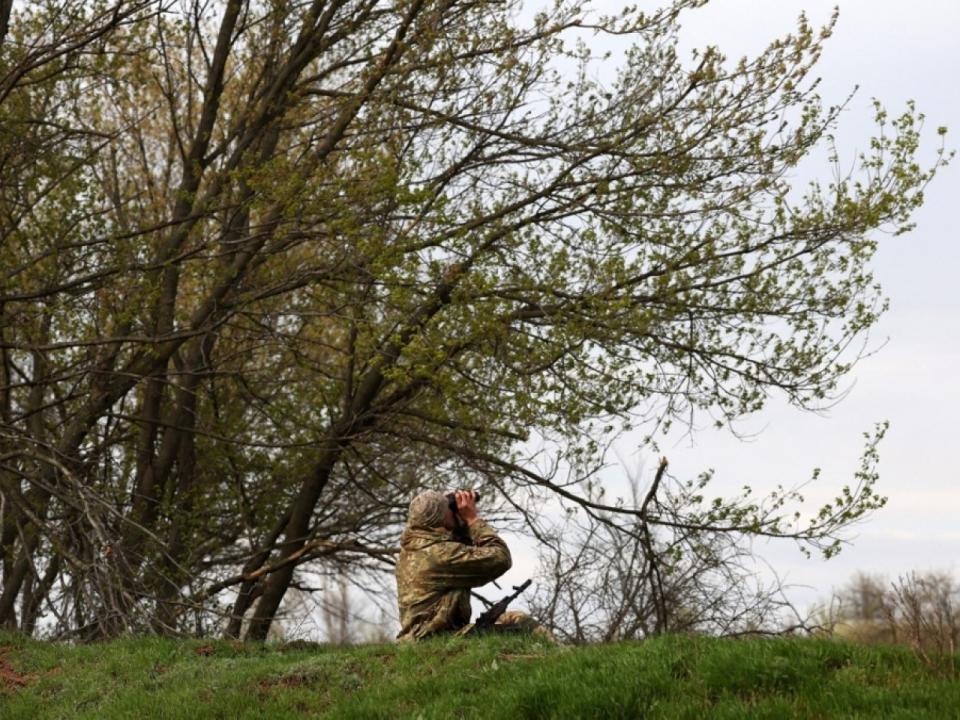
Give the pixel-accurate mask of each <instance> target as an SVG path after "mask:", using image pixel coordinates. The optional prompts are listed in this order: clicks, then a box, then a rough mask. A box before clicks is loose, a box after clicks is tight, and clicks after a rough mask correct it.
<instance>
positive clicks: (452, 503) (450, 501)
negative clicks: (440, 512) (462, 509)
mask: <svg viewBox="0 0 960 720" xmlns="http://www.w3.org/2000/svg"><path fill="white" fill-rule="evenodd" d="M468 492H472V493H473V501H474V502H480V493H478V492H477V491H476V490H469V491H468ZM446 497H447V506H448V507H449V508H450V511H451V512H452V513H453V514H454V515H456V514H457V495H456V493H452V492H448V493H447V496H446Z"/></svg>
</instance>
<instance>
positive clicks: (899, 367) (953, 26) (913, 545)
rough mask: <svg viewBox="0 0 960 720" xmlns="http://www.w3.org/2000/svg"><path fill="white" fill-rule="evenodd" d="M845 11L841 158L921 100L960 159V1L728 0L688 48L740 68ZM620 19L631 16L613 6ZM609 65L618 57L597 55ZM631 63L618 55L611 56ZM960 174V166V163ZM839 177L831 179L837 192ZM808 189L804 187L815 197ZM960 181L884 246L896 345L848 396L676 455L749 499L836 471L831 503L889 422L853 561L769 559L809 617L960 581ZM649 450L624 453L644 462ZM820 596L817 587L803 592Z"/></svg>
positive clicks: (838, 83)
mask: <svg viewBox="0 0 960 720" xmlns="http://www.w3.org/2000/svg"><path fill="white" fill-rule="evenodd" d="M837 4H839V7H840V19H839V22H838V25H837V28H836V31H835V33H834V35H833V37H832V38H830V40H829V41H828V42H827V45H826V50H825V52H824V54H823V58H822V60H821V63H820V64H819V71H818V73H817V74H818V75H820V76H821V77H822V78H823V83H822V85H821V94H822V96H823V98H824V101H825V103H826V104H835V103H839V102H841V101H842V100H843V99H844V98H845V97H846V96H847V95H848V94H849V92H850V91H851V90H852V89H853V88H854V86H857V85H859V88H860V89H859V91H858V93H857V95H856V96H855V97H854V99H853V101H852V103H851V105H850V107H849V110H848V111H847V112H846V113H845V114H844V116H843V118H842V120H841V126H840V128H839V129H838V132H837V133H836V135H837V138H838V147H839V149H840V152H841V158H847V159H848V160H849V159H851V158H852V157H853V156H854V153H855V152H856V151H858V150H862V149H865V148H866V143H867V140H868V139H869V137H870V135H871V133H872V132H873V129H874V128H873V125H872V111H871V98H873V97H876V98H878V99H880V100H881V101H882V102H883V104H884V105H885V106H886V107H887V109H888V110H889V111H890V113H891V115H895V114H898V113H899V111H901V110H902V109H903V108H904V106H905V103H906V102H907V101H908V100H911V99H912V100H915V101H916V103H917V107H918V108H919V110H920V111H922V112H924V113H925V114H926V116H927V125H926V132H925V140H926V143H925V145H924V146H923V148H922V149H923V150H924V151H925V153H924V154H923V156H922V157H923V158H925V159H928V160H929V159H931V158H932V157H933V151H934V149H935V148H936V146H937V144H938V142H937V138H936V134H935V130H936V128H937V126H939V125H946V126H948V127H949V128H950V130H951V132H950V133H949V134H948V136H947V138H948V146H950V147H954V148H958V147H960V91H958V87H960V41H958V39H960V2H958V1H957V0H913V2H909V3H907V2H903V0H839V3H838V2H836V1H835V0H775V1H774V0H713V2H711V3H710V4H709V5H708V6H707V7H706V8H703V9H701V10H696V11H693V12H690V13H688V14H687V15H686V17H685V20H683V22H682V25H683V32H682V34H681V44H682V45H683V46H684V47H687V48H692V47H694V46H699V47H702V46H704V45H706V44H714V45H717V46H719V48H720V49H721V51H723V52H724V53H725V54H726V55H727V56H728V57H730V58H732V59H736V58H738V57H740V56H741V55H744V54H747V55H752V54H755V53H757V52H758V51H760V50H761V49H762V48H763V47H765V46H766V44H767V43H768V42H769V41H770V40H772V39H773V38H774V37H776V36H778V35H783V34H785V33H787V32H790V31H791V30H792V29H793V28H794V27H795V21H796V18H797V16H798V15H799V14H800V12H802V11H805V12H806V13H807V16H808V17H809V19H810V20H811V21H812V22H814V23H816V24H818V25H819V24H823V23H825V22H826V21H827V20H829V17H830V15H831V12H832V10H833V7H834V6H835V5H837ZM596 5H597V7H601V8H604V9H605V10H607V11H610V10H615V9H616V8H617V7H622V2H612V1H611V2H598V3H597V4H596ZM594 48H595V49H597V50H601V51H602V50H603V49H604V47H603V46H599V45H596V44H594ZM611 48H612V49H614V50H616V48H615V46H611ZM958 162H960V161H958ZM825 172H826V168H824V174H821V177H825ZM808 179H810V178H809V177H805V176H799V177H798V178H797V180H798V182H800V183H801V184H804V183H806V181H807V180H808ZM958 204H960V166H958V165H957V164H955V165H953V166H950V167H948V168H946V169H945V170H943V171H942V172H941V174H940V175H939V176H938V177H937V178H936V179H935V180H934V182H933V183H932V185H931V186H930V188H929V190H928V192H927V193H926V202H925V205H924V207H923V208H922V209H921V210H920V211H919V212H918V213H917V214H916V216H915V220H916V223H917V228H916V230H915V231H913V232H912V233H911V234H909V235H906V236H901V237H886V236H881V237H880V240H881V242H880V248H879V251H878V253H877V257H876V259H875V263H874V268H875V270H876V276H877V279H878V280H879V281H880V282H881V283H882V285H883V288H884V291H885V292H886V294H887V296H888V297H889V298H890V303H891V309H890V311H889V312H888V313H887V314H886V315H885V316H884V317H883V318H882V320H881V322H880V323H879V325H878V327H877V328H876V331H875V333H874V334H873V338H874V345H875V346H879V345H881V344H882V343H883V341H887V342H886V345H885V346H884V347H882V349H881V350H880V351H879V352H878V353H877V354H875V355H874V356H872V357H869V358H866V359H864V360H863V361H862V362H861V363H860V364H859V365H858V366H857V367H856V368H855V369H854V371H853V373H852V375H851V376H850V385H852V389H851V391H850V394H849V396H848V397H847V398H846V399H845V400H844V401H843V402H842V403H840V404H839V405H838V406H837V407H836V408H834V409H832V410H831V411H830V412H828V413H826V414H824V415H821V416H815V415H811V414H804V413H801V412H799V411H797V410H794V409H792V408H789V407H786V406H784V405H780V404H776V403H774V404H771V405H770V407H769V408H768V409H767V410H766V411H765V412H763V413H761V414H760V415H758V416H756V417H754V418H751V419H749V420H748V421H747V422H746V423H745V424H744V425H743V428H744V429H745V430H747V431H748V432H757V433H759V435H758V436H757V437H756V438H755V439H754V440H752V441H751V442H742V441H739V440H737V439H736V438H734V437H732V436H730V435H729V434H725V433H717V432H712V431H704V432H701V433H699V434H697V436H696V437H695V438H694V441H693V442H692V443H691V440H690V438H689V437H688V438H684V439H682V440H678V441H677V442H676V443H673V442H671V443H667V444H664V445H663V446H662V450H663V451H664V454H666V455H667V456H668V457H669V459H670V467H671V470H672V471H673V473H674V474H675V475H677V476H678V477H681V478H685V477H692V476H694V475H696V474H697V473H699V472H700V471H702V470H704V469H706V468H714V469H715V470H716V475H717V483H718V485H717V486H718V487H725V488H739V487H740V486H742V485H744V484H746V485H750V486H752V487H754V488H755V489H757V490H771V489H773V488H774V486H776V485H777V484H778V483H783V484H784V485H788V486H789V485H791V484H793V483H795V482H799V481H802V480H804V479H806V478H807V477H809V475H810V472H811V470H812V469H813V468H814V467H819V468H822V476H821V480H820V481H819V483H818V486H819V488H821V490H820V491H819V492H818V491H816V490H814V491H812V492H809V493H807V495H808V497H809V498H810V499H811V501H814V500H817V499H818V498H820V497H831V496H833V495H834V494H835V492H836V490H837V489H838V488H839V487H841V486H842V485H844V484H846V483H848V482H850V481H851V480H852V475H853V472H854V470H855V469H856V468H857V466H858V461H859V457H860V452H861V450H862V447H863V437H862V434H863V433H864V432H866V431H869V430H871V429H872V428H873V426H874V425H875V423H877V422H879V421H883V420H888V421H889V422H890V430H889V432H888V434H887V437H886V439H885V440H884V441H883V443H882V444H881V446H880V457H881V462H880V475H881V479H880V484H879V491H880V492H881V493H882V494H885V495H887V496H888V497H889V503H888V505H887V507H886V508H884V509H883V510H881V511H879V512H878V513H877V514H876V515H874V516H873V517H872V518H871V519H870V520H869V521H867V522H865V523H864V524H862V525H860V526H859V527H858V528H857V530H856V532H855V533H854V535H852V537H851V539H852V540H853V543H852V544H851V545H850V546H848V547H846V548H845V549H844V550H843V551H842V552H841V553H840V555H839V556H838V557H836V558H834V559H832V560H830V561H828V562H824V561H822V560H819V559H812V560H807V559H805V558H804V557H803V556H802V555H801V554H800V553H799V552H798V551H797V550H796V548H795V547H793V546H786V545H784V546H782V547H775V546H768V547H762V546H759V545H758V546H757V550H758V551H760V552H761V553H762V554H763V555H764V556H765V557H766V558H767V559H768V560H769V561H770V562H771V563H772V565H773V566H775V567H776V568H777V569H778V571H779V572H780V574H781V575H782V576H784V577H785V579H786V581H787V582H788V583H793V584H796V585H797V586H800V587H798V588H796V589H794V590H793V591H792V592H791V596H792V598H793V599H794V600H795V601H796V602H797V604H798V605H801V606H806V605H808V604H810V603H812V602H813V601H815V600H816V599H818V598H822V597H826V596H827V595H828V594H829V592H830V590H831V588H832V587H835V586H840V585H842V584H844V583H845V582H846V581H847V580H848V579H849V578H850V576H851V575H852V574H853V573H854V572H855V571H857V570H864V571H868V572H876V573H881V574H884V575H886V576H887V577H890V578H895V577H896V576H897V575H898V574H901V573H905V572H908V571H910V570H923V569H946V570H952V571H954V572H955V574H957V575H960V522H958V520H957V515H958V512H960V471H958V469H957V463H958V460H957V458H958V455H960V420H958V413H960V292H958V287H960V283H958V281H957V275H958V273H960V249H958V243H957V237H956V230H955V227H956V217H957V206H958ZM638 440H639V438H630V437H626V438H624V439H623V441H622V442H620V443H619V445H618V447H619V449H620V452H621V454H623V455H624V456H626V457H632V458H633V461H645V463H646V467H647V471H648V472H651V471H652V469H653V466H654V465H655V458H650V457H646V458H642V457H639V456H637V455H636V452H635V447H636V445H637V442H638ZM509 540H510V543H511V547H512V548H513V549H514V556H515V565H514V569H513V570H511V571H510V573H509V574H508V575H507V576H506V578H505V582H501V585H503V586H504V587H506V583H511V582H512V583H519V582H521V581H522V580H523V579H525V578H526V577H528V576H529V575H530V574H531V573H532V572H533V570H534V569H535V559H534V557H533V551H532V549H531V548H530V547H529V546H528V545H526V544H525V543H523V542H522V541H521V540H520V539H518V538H513V537H511V538H510V539H509ZM803 586H805V587H803Z"/></svg>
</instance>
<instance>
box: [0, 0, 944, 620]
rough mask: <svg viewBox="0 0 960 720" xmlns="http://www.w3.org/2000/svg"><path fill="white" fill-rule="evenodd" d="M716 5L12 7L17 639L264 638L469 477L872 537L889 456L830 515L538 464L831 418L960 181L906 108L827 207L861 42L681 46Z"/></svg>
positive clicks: (7, 374)
mask: <svg viewBox="0 0 960 720" xmlns="http://www.w3.org/2000/svg"><path fill="white" fill-rule="evenodd" d="M704 4H705V2H704V0H675V1H674V2H672V3H669V4H667V5H666V6H665V7H663V8H661V9H659V10H653V11H640V10H638V9H637V8H627V9H625V11H624V12H623V14H622V15H619V16H616V17H602V16H598V15H597V14H596V13H595V12H592V11H591V9H590V7H589V4H588V3H586V2H580V1H579V0H557V2H553V3H550V4H544V8H543V9H542V10H540V11H539V12H536V13H531V12H529V8H528V7H524V8H522V9H523V10H524V12H521V4H520V3H519V2H516V1H513V0H511V1H509V2H503V1H501V0H390V1H388V2H383V0H309V1H308V0H183V2H171V1H169V0H97V1H96V2H87V1H85V0H40V1H38V2H34V3H30V4H29V5H28V6H26V7H23V8H20V7H18V8H16V9H12V3H9V2H4V3H2V7H0V10H2V13H0V15H2V18H0V19H2V23H0V43H2V44H0V247H2V252H0V278H2V280H0V352H2V362H0V498H2V503H0V567H2V590H0V624H3V625H8V626H14V627H20V628H22V629H24V630H27V631H34V629H35V628H36V626H37V623H38V621H39V620H40V619H46V620H47V621H49V627H50V628H52V632H55V633H58V634H60V635H70V634H74V635H79V636H81V637H96V636H103V635H110V634H115V633H117V632H122V631H129V630H143V629H152V630H154V631H157V632H190V631H198V632H199V631H202V630H203V631H209V630H210V629H213V628H222V629H223V630H224V631H225V632H226V633H228V634H230V635H233V636H240V635H241V634H245V636H246V637H249V638H252V639H262V638H264V637H266V634H267V632H268V630H269V628H270V625H271V623H272V622H273V621H274V619H275V617H276V616H277V613H278V610H279V609H280V607H281V603H282V601H283V599H284V597H285V594H286V593H287V592H288V590H290V588H297V587H300V588H303V587H304V582H305V581H304V577H305V575H303V570H304V569H305V568H311V567H313V568H316V567H330V566H335V565H337V564H338V563H352V564H353V565H354V566H355V567H357V568H358V571H360V570H362V569H363V568H364V567H367V568H369V569H371V572H372V571H373V569H374V568H376V567H378V566H380V565H381V564H382V561H383V560H384V559H389V555H390V546H391V544H392V543H393V536H394V534H395V532H396V527H397V524H398V523H399V522H402V520H403V516H404V511H405V504H406V502H407V501H408V500H409V498H410V497H411V496H412V494H414V493H416V492H417V491H418V490H419V489H422V488H423V487H426V486H441V485H443V484H445V483H449V484H454V483H455V484H457V485H461V486H463V485H476V486H483V487H485V488H488V489H489V491H490V493H491V494H492V495H494V496H495V497H496V498H497V499H498V501H499V502H500V504H501V506H502V507H504V508H506V509H512V510H514V511H520V513H519V514H520V515H521V516H522V517H525V518H528V519H529V514H528V513H527V512H526V510H527V508H526V506H525V505H523V503H522V502H521V500H520V498H521V497H544V496H559V497H562V498H564V499H565V500H566V501H569V502H573V503H578V504H579V505H580V506H581V507H583V508H584V509H585V510H586V511H587V512H594V513H600V514H602V515H603V517H604V518H606V519H607V520H608V521H609V522H610V523H612V524H614V525H616V524H617V522H618V520H617V519H618V518H624V519H625V523H626V525H625V527H627V529H628V531H629V527H630V526H631V525H630V524H631V523H633V522H635V521H636V520H637V519H640V520H641V521H643V522H648V523H650V524H652V525H653V526H671V523H672V524H673V525H676V524H677V523H678V522H679V523H692V524H695V525H698V526H699V527H703V528H709V529H710V530H718V531H731V532H748V533H749V532H759V533H767V534H775V535H780V536H786V537H792V538H794V539H796V540H797V541H799V542H801V543H803V544H808V545H812V546H814V547H818V548H822V549H825V550H826V551H827V552H828V553H829V552H830V551H831V550H830V549H831V548H834V549H835V547H836V546H835V544H834V542H835V540H836V537H837V533H838V532H839V531H840V530H841V529H842V528H843V527H845V526H846V525H847V524H849V522H851V521H852V520H854V519H856V518H857V517H860V516H862V515H863V514H864V513H866V512H869V511H870V510H871V509H874V508H875V507H877V505H878V504H880V502H881V500H880V499H879V498H878V497H877V496H876V494H875V493H874V492H873V490H872V487H873V481H874V480H875V474H874V473H873V469H872V468H873V465H872V461H873V459H874V456H873V455H872V453H873V447H874V446H873V445H871V446H870V452H869V453H868V456H867V457H866V464H865V469H864V471H863V473H862V475H861V477H859V478H858V482H857V483H854V485H853V487H852V488H848V489H845V491H844V492H843V493H841V494H840V497H838V502H837V503H835V504H831V506H828V507H827V508H824V509H821V510H820V514H819V515H818V514H816V513H814V514H813V516H812V517H811V518H810V519H809V520H807V519H806V518H804V519H803V520H802V521H801V520H800V519H799V518H797V517H793V516H792V515H791V514H790V513H792V507H791V508H787V507H786V505H785V501H781V502H780V503H779V504H777V503H776V502H774V503H773V505H763V504H758V503H752V502H740V501H738V500H733V501H729V502H726V501H721V502H720V504H719V505H716V506H713V507H712V509H711V507H710V506H709V503H707V506H706V507H702V508H701V503H702V502H703V498H702V497H696V498H695V499H691V500H690V502H691V503H692V505H691V506H690V507H692V508H693V509H692V510H690V513H691V514H688V515H684V516H683V517H682V518H681V519H679V520H678V519H677V517H675V516H674V515H669V514H664V513H660V514H658V511H657V508H658V507H660V506H659V505H658V504H656V503H644V504H643V505H642V506H641V505H636V506H620V507H607V506H604V505H603V504H602V503H601V502H599V501H598V499H597V498H596V497H595V496H594V495H592V494H591V492H590V491H589V490H588V489H587V487H586V483H587V482H589V475H590V473H589V472H584V473H582V474H581V475H578V476H575V477H573V478H572V479H570V480H568V481H562V482H561V481H560V480H559V479H558V478H557V476H556V475H554V474H551V473H549V472H543V470H542V469H537V467H536V466H535V465H533V464H531V463H529V462H527V461H526V460H525V453H526V450H527V449H528V445H527V443H528V440H529V438H531V437H532V436H543V437H550V438H551V439H553V440H555V441H556V442H557V443H558V446H559V447H563V448H565V450H564V451H563V452H564V453H565V457H566V458H567V459H568V461H569V464H570V466H571V467H577V468H589V467H591V465H592V464H595V463H596V462H597V461H598V459H599V458H600V456H601V455H602V451H603V446H604V442H603V438H604V437H607V436H609V434H610V433H611V432H616V431H617V430H618V429H621V428H623V427H624V426H625V425H627V426H632V427H643V428H644V429H645V431H648V433H649V434H650V435H651V436H653V435H655V433H656V432H657V431H658V429H660V428H662V427H663V426H664V425H665V424H669V423H670V422H671V421H678V420H679V421H684V422H686V421H689V418H690V417H691V416H692V415H693V414H697V415H703V414H706V415H708V416H710V417H712V419H713V420H715V421H716V422H717V423H719V424H721V425H723V424H726V423H729V422H731V421H733V420H735V419H736V418H738V417H741V416H743V415H745V414H748V413H752V412H755V411H757V410H760V409H761V408H763V406H764V403H765V402H766V400H767V399H768V398H769V397H770V396H771V395H773V394H780V395H783V396H785V397H786V398H788V399H789V401H790V402H791V403H793V404H795V405H796V406H798V407H800V408H809V407H815V406H817V405H818V404H820V403H823V402H825V401H827V400H828V399H829V398H830V397H831V396H832V394H834V393H835V392H836V390H837V388H838V382H839V381H840V380H841V379H842V378H843V377H844V375H845V374H846V373H848V371H849V370H850V368H851V366H852V364H853V363H854V362H855V361H856V359H857V357H858V351H859V348H860V344H859V343H860V342H861V341H862V340H863V338H864V337H865V334H866V333H867V331H868V330H869V329H870V327H871V326H872V325H873V324H874V323H875V322H876V320H877V318H878V316H879V314H880V313H881V312H882V311H883V308H884V306H885V302H884V299H883V296H882V293H881V290H880V288H879V286H878V284H877V283H876V281H875V279H874V277H873V275H872V274H871V270H870V260H871V258H872V256H873V253H874V251H875V250H876V247H877V231H886V232H891V233H893V234H898V233H902V232H904V231H906V230H909V229H910V227H911V225H910V217H911V213H912V212H913V211H914V210H915V209H916V208H917V207H918V206H919V205H920V203H921V202H922V200H923V190H924V187H925V186H926V184H927V183H928V182H929V181H930V180H931V178H932V177H933V175H934V173H935V171H936V170H937V168H938V167H939V166H940V165H942V164H943V163H944V162H945V161H946V159H947V158H946V155H945V153H944V152H943V150H942V148H941V149H940V150H939V151H938V152H937V153H936V154H935V156H934V157H933V159H932V160H931V161H930V162H929V164H927V165H923V164H921V162H920V161H919V160H918V159H917V155H918V151H919V147H920V140H921V130H922V125H923V122H922V121H923V116H922V115H921V114H919V113H918V112H917V111H916V110H915V109H914V108H913V107H912V106H909V107H908V108H907V109H906V111H905V112H903V113H902V114H900V115H896V116H890V115H888V114H887V112H886V111H885V110H884V109H883V107H882V106H881V105H880V104H879V103H878V104H877V105H876V122H877V131H876V135H875V137H873V138H872V139H870V141H869V145H868V149H867V150H866V151H865V152H864V153H863V154H862V155H860V156H859V157H858V158H857V162H856V167H855V168H854V169H853V170H852V171H850V172H847V171H846V170H845V169H842V168H841V167H840V161H839V158H838V157H837V155H836V154H833V155H832V157H831V158H830V159H829V160H828V161H827V167H826V168H825V169H824V173H823V176H824V177H828V178H829V180H828V181H824V182H823V183H813V184H810V185H808V186H806V187H796V186H795V184H794V182H793V181H792V173H793V171H794V170H795V169H796V168H797V166H798V164H799V163H800V162H801V161H802V160H804V159H805V158H807V157H809V156H810V155H811V154H812V153H814V152H815V151H816V150H817V149H818V148H823V147H828V148H829V147H830V145H831V131H832V129H833V128H834V127H835V125H836V124H837V121H838V119H839V115H840V112H841V107H842V106H841V105H825V104H824V103H823V102H822V101H821V99H820V97H819V96H818V94H817V81H816V78H815V77H814V76H813V71H814V68H815V65H816V62H817V60H818V58H819V56H820V53H821V49H822V46H823V43H824V42H826V41H827V40H828V38H829V36H830V33H831V28H832V23H831V24H828V25H827V26H826V27H823V28H817V27H813V26H811V25H810V24H809V23H808V22H807V20H806V19H805V18H802V17H801V18H800V19H799V21H798V24H797V28H796V30H795V31H794V32H792V33H791V34H789V35H787V36H785V37H782V38H779V39H776V40H774V41H772V42H771V43H770V44H769V46H768V47H767V48H766V49H765V50H764V51H763V52H762V53H760V54H759V55H758V56H757V57H755V58H744V59H741V60H739V61H731V60H730V59H728V58H726V57H724V56H723V55H722V53H721V52H720V51H719V50H718V49H717V48H714V47H707V48H702V49H700V50H698V51H696V52H694V53H693V54H692V56H690V57H684V56H682V55H681V54H680V53H679V51H678V49H677V43H678V33H679V28H680V23H681V21H682V18H683V14H684V13H685V12H687V11H694V10H695V9H696V8H697V7H699V6H701V5H704ZM834 20H835V18H834ZM614 35H615V36H617V37H626V38H628V39H630V41H631V43H632V44H631V47H630V49H629V51H627V52H626V53H625V55H624V57H623V59H622V62H621V63H620V64H619V65H618V66H617V67H616V68H615V69H611V65H610V63H609V62H608V61H601V60H599V59H598V58H597V57H596V56H595V53H594V50H593V49H591V46H590V42H591V38H593V42H595V43H599V42H600V40H602V38H603V37H605V36H614ZM598 63H600V64H599V65H598ZM941 134H942V132H941ZM689 497H690V498H694V494H693V493H692V492H691V493H690V494H689ZM788 510H789V511H790V513H788ZM531 528H532V529H533V530H534V531H536V522H535V521H531Z"/></svg>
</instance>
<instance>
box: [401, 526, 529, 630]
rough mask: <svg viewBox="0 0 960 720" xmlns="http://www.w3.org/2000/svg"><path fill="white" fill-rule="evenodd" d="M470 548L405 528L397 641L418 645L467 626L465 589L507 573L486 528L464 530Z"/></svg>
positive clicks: (497, 542) (438, 533) (440, 534)
mask: <svg viewBox="0 0 960 720" xmlns="http://www.w3.org/2000/svg"><path fill="white" fill-rule="evenodd" d="M470 540H471V541H472V543H473V544H472V545H465V544H463V543H461V542H458V541H456V540H454V539H453V536H452V534H451V533H450V532H449V531H448V530H444V529H443V528H433V529H430V530H427V529H423V528H407V529H406V530H404V532H403V536H402V537H401V538H400V559H399V560H398V561H397V600H398V602H399V604H400V625H401V627H400V634H399V635H397V638H398V639H400V640H419V639H420V638H423V637H426V636H427V635H432V634H434V633H439V632H445V631H452V630H457V629H459V628H461V627H463V626H464V625H467V624H468V623H469V622H470V588H472V587H478V586H480V585H483V584H485V583H488V582H490V581H491V580H494V579H496V578H498V577H500V576H501V575H502V574H503V573H505V572H506V571H507V570H509V569H510V564H511V560H510V551H509V550H508V549H507V546H506V543H504V542H503V540H501V539H500V538H499V537H498V536H497V534H496V533H495V532H494V531H493V528H491V527H490V526H489V525H487V524H486V523H485V522H484V521H483V520H478V521H476V522H475V523H473V525H471V526H470Z"/></svg>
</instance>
